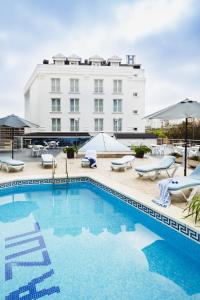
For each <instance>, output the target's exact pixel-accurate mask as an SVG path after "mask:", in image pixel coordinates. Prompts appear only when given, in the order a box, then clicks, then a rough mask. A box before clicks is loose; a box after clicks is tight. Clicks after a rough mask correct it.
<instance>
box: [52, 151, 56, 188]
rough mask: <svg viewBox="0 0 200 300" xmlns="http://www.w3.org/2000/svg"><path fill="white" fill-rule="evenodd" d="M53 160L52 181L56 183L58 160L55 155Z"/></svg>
mask: <svg viewBox="0 0 200 300" xmlns="http://www.w3.org/2000/svg"><path fill="white" fill-rule="evenodd" d="M52 162H53V163H52V183H53V184H55V173H56V161H55V158H54V157H53V161H52Z"/></svg>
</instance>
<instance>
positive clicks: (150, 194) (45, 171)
mask: <svg viewBox="0 0 200 300" xmlns="http://www.w3.org/2000/svg"><path fill="white" fill-rule="evenodd" d="M55 154H57V155H56V161H57V168H56V174H55V177H66V156H65V154H64V153H62V152H60V153H55ZM7 156H8V154H7ZM19 156H21V155H20V154H18V153H17V155H15V158H16V159H19V158H20V157H19ZM21 159H22V158H21ZM158 159H159V158H155V157H152V156H148V157H145V158H144V159H136V160H135V162H134V166H135V167H136V166H141V165H144V164H147V163H154V162H155V161H157V160H158ZM111 160H112V158H98V160H97V164H98V168H97V169H90V168H82V167H81V160H80V158H74V159H68V174H69V177H74V176H89V177H91V178H93V179H94V180H97V181H99V182H101V183H103V184H105V185H107V186H109V187H111V188H113V189H115V190H117V191H119V192H121V193H123V194H125V195H127V196H129V197H130V198H133V199H135V200H137V201H138V202H141V203H143V204H145V205H146V206H148V207H151V208H152V209H154V210H156V211H158V212H161V213H162V214H163V215H166V216H168V217H171V218H174V219H176V220H178V221H179V222H180V223H183V224H187V225H188V226H190V227H192V228H194V229H195V230H196V231H198V232H200V228H199V227H198V226H196V225H195V224H194V221H193V219H192V218H187V219H184V218H183V208H185V206H186V202H185V201H184V199H182V197H180V195H179V196H176V197H174V196H173V197H172V204H171V206H170V207H169V208H162V207H160V206H158V205H156V204H154V203H153V202H152V201H151V200H152V199H153V198H155V197H157V196H158V195H159V189H158V187H157V182H158V181H159V180H160V179H162V178H166V177H164V176H160V177H159V179H158V180H155V181H153V182H152V181H151V180H148V179H141V178H139V177H138V175H137V174H136V173H135V172H134V170H133V169H128V170H126V171H125V172H117V171H111V168H110V162H111ZM24 161H25V169H24V171H23V172H10V173H7V172H5V171H3V170H1V171H0V182H1V183H2V182H5V181H9V180H15V179H31V178H50V177H52V169H51V168H42V167H41V164H40V161H41V159H40V158H30V159H27V158H26V159H24ZM191 171H192V170H191V169H188V174H190V172H191ZM176 175H177V176H183V167H182V166H180V167H179V169H178V170H177V173H176Z"/></svg>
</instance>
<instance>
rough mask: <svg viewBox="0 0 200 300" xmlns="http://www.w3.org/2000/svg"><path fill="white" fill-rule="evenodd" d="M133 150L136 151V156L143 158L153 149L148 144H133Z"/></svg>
mask: <svg viewBox="0 0 200 300" xmlns="http://www.w3.org/2000/svg"><path fill="white" fill-rule="evenodd" d="M131 150H133V151H134V152H135V157H137V158H143V157H144V154H145V153H150V152H151V149H150V148H149V147H148V146H146V145H140V146H134V145H131Z"/></svg>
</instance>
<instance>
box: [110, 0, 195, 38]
mask: <svg viewBox="0 0 200 300" xmlns="http://www.w3.org/2000/svg"><path fill="white" fill-rule="evenodd" d="M192 2H193V1H192V0H175V1H174V0H144V1H137V2H136V3H132V4H128V3H126V4H121V5H119V6H118V7H117V8H116V10H115V11H116V19H117V27H116V28H115V31H116V34H115V36H116V37H121V38H124V39H126V40H128V41H134V40H137V39H141V38H143V37H145V36H148V35H152V34H157V33H160V32H162V31H165V30H173V29H174V27H175V26H176V25H177V24H178V23H179V22H180V21H181V20H182V19H183V18H185V17H187V16H188V15H189V14H190V11H191V4H192Z"/></svg>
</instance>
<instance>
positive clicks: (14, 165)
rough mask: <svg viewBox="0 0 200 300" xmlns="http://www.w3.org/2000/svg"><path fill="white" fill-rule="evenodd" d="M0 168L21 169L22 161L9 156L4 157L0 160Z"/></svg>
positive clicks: (7, 169) (8, 169) (22, 166)
mask: <svg viewBox="0 0 200 300" xmlns="http://www.w3.org/2000/svg"><path fill="white" fill-rule="evenodd" d="M0 168H1V169H5V170H6V171H7V172H10V171H22V170H23V169H24V162H23V161H21V160H15V159H11V158H5V159H1V160H0Z"/></svg>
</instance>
